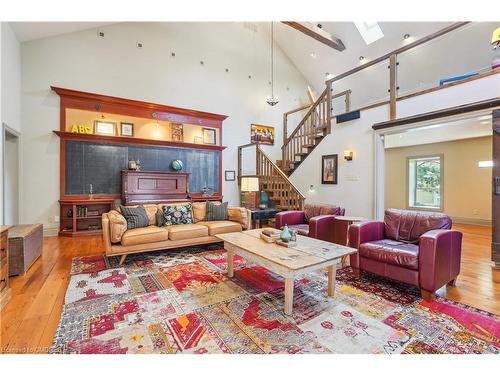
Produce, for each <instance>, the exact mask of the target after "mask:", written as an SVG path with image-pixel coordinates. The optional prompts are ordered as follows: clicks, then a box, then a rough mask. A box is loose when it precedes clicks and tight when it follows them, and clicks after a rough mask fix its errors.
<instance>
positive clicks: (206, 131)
mask: <svg viewBox="0 0 500 375" xmlns="http://www.w3.org/2000/svg"><path fill="white" fill-rule="evenodd" d="M203 143H205V144H206V145H214V144H215V143H216V142H215V129H212V128H203Z"/></svg>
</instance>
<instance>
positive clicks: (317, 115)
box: [280, 89, 331, 176]
mask: <svg viewBox="0 0 500 375" xmlns="http://www.w3.org/2000/svg"><path fill="white" fill-rule="evenodd" d="M328 98H329V96H328V95H327V89H325V90H324V91H323V92H322V93H321V95H320V96H319V98H318V99H317V100H316V101H315V102H314V103H313V104H312V105H311V106H310V107H309V110H308V111H307V112H306V114H305V115H304V117H303V118H302V120H301V121H300V122H299V124H298V125H297V127H296V128H295V129H294V130H293V132H292V133H291V134H290V136H288V137H287V138H286V139H285V141H284V142H283V146H282V147H281V150H282V155H283V158H282V161H281V162H280V165H281V166H282V168H283V172H285V173H286V175H287V176H290V175H291V174H292V173H293V172H294V171H295V170H296V169H297V167H298V166H299V165H300V164H301V163H302V162H303V161H304V160H305V159H306V158H307V156H308V155H309V154H310V153H311V152H312V150H314V148H315V147H316V146H317V145H318V144H319V143H320V142H321V141H322V140H323V139H324V138H325V137H326V136H327V135H328V134H329V133H330V121H331V116H330V111H331V109H330V107H331V103H330V102H329V100H328ZM285 121H286V118H285ZM284 129H286V125H284Z"/></svg>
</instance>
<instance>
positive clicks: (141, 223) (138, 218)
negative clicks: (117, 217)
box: [120, 206, 149, 229]
mask: <svg viewBox="0 0 500 375" xmlns="http://www.w3.org/2000/svg"><path fill="white" fill-rule="evenodd" d="M120 211H121V213H122V215H123V216H124V217H125V220H127V229H134V228H143V227H147V226H148V225H149V217H148V214H147V212H146V209H145V208H144V206H137V207H128V206H120Z"/></svg>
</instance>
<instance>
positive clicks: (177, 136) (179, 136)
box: [170, 123, 184, 142]
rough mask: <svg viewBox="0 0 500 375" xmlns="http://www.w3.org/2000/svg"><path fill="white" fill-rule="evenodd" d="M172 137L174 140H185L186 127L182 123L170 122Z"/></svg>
mask: <svg viewBox="0 0 500 375" xmlns="http://www.w3.org/2000/svg"><path fill="white" fill-rule="evenodd" d="M170 138H171V139H172V142H183V141H184V128H183V125H182V124H176V123H172V124H170Z"/></svg>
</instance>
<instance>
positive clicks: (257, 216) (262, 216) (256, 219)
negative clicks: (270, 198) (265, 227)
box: [250, 208, 281, 229]
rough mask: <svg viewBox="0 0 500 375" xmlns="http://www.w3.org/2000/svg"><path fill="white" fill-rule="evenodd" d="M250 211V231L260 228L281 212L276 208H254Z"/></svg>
mask: <svg viewBox="0 0 500 375" xmlns="http://www.w3.org/2000/svg"><path fill="white" fill-rule="evenodd" d="M250 211H251V212H252V229H256V228H260V227H261V224H262V223H263V222H267V220H269V219H272V218H273V217H275V216H276V214H277V213H278V212H281V210H278V209H277V208H256V209H254V210H250Z"/></svg>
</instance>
